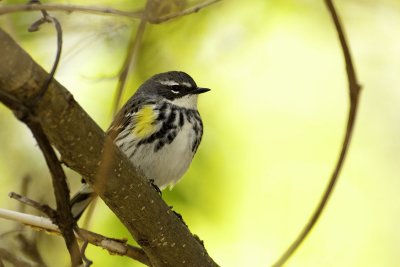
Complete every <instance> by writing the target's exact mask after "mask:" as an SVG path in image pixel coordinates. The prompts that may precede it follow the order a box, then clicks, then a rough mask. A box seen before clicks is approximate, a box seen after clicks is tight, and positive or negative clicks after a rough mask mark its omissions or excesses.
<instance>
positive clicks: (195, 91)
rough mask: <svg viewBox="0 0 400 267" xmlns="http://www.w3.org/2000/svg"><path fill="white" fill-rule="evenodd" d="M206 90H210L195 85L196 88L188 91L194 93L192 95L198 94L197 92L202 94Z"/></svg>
mask: <svg viewBox="0 0 400 267" xmlns="http://www.w3.org/2000/svg"><path fill="white" fill-rule="evenodd" d="M208 91H210V89H208V88H201V87H197V88H196V89H194V90H193V91H192V92H190V93H191V94H194V95H198V94H202V93H205V92H208Z"/></svg>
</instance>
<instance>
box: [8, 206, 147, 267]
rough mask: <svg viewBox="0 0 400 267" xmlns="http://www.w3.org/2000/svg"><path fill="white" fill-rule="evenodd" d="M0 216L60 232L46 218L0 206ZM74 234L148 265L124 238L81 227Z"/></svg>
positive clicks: (49, 230) (143, 257)
mask: <svg viewBox="0 0 400 267" xmlns="http://www.w3.org/2000/svg"><path fill="white" fill-rule="evenodd" d="M33 202H35V201H33ZM0 218H3V219H6V220H12V221H17V222H20V223H23V224H25V225H28V226H32V227H34V228H35V229H41V230H45V231H47V232H52V233H60V229H59V228H58V227H57V225H55V224H54V223H52V222H51V220H50V219H48V218H44V217H39V216H34V215H31V214H26V213H21V212H16V211H12V210H7V209H2V208H0ZM75 236H76V237H77V238H78V239H80V240H83V241H87V242H89V243H90V244H92V245H95V246H98V247H101V248H103V249H106V250H107V251H108V252H110V254H112V255H119V256H127V257H129V258H131V259H134V260H137V261H139V262H141V263H143V264H145V265H147V266H150V262H149V259H148V258H147V256H146V254H145V253H144V251H143V250H142V249H140V248H138V247H135V246H131V245H129V244H126V240H120V239H115V238H110V237H105V236H103V235H100V234H97V233H94V232H91V231H88V230H85V229H82V228H76V232H75Z"/></svg>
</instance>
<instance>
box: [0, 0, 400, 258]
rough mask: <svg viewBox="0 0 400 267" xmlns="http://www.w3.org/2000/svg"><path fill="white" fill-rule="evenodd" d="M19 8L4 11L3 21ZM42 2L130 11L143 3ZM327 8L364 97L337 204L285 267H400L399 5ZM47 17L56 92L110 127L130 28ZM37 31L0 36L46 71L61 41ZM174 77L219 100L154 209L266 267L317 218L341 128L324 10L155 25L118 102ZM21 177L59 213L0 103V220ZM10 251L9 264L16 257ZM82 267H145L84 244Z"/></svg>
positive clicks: (215, 251) (226, 6) (227, 8)
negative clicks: (194, 149)
mask: <svg viewBox="0 0 400 267" xmlns="http://www.w3.org/2000/svg"><path fill="white" fill-rule="evenodd" d="M23 2H24V1H2V3H1V4H0V7H1V6H3V5H7V4H13V3H23ZM46 2H48V3H50V2H51V3H74V4H85V5H88V4H93V5H97V6H100V5H105V6H112V7H114V8H120V9H129V10H133V9H136V8H140V7H142V6H143V5H144V1H105V0H104V1H64V2H63V1H46ZM133 2H134V3H133ZM173 2H174V1H164V4H166V3H167V4H170V3H172V4H173ZM175 2H180V3H185V1H175ZM190 3H192V2H189V3H186V4H190ZM335 4H336V6H337V8H338V11H339V14H340V15H341V17H342V22H343V24H344V26H345V30H346V32H347V35H348V40H349V42H350V46H351V50H352V53H353V59H354V62H355V64H356V71H357V73H358V76H359V79H360V81H361V83H362V85H363V91H362V96H361V104H360V109H359V113H358V118H357V123H356V128H355V132H354V135H353V140H352V143H351V147H350V153H349V155H348V157H347V160H346V163H345V166H344V168H343V172H342V175H341V177H340V180H339V183H338V185H337V188H336V189H335V191H334V195H333V197H332V198H331V200H330V202H329V205H328V208H327V210H326V211H325V212H324V213H323V217H322V218H321V220H320V221H319V223H318V225H317V226H316V227H315V229H314V230H313V231H312V233H311V235H310V236H309V237H308V238H307V240H306V242H305V243H304V244H303V245H302V246H301V247H300V249H299V250H298V251H297V252H296V254H295V255H294V256H293V258H292V259H291V260H290V261H289V263H288V264H287V266H399V264H400V254H399V248H400V231H399V230H398V225H399V222H400V174H399V173H400V161H399V159H400V139H399V135H400V123H399V121H400V112H399V104H400V90H399V82H400V74H399V73H400V2H399V1H398V0H380V1H372V0H346V1H345V0H338V1H335ZM52 14H55V15H56V16H57V17H58V18H59V20H60V21H61V23H62V25H63V27H64V50H63V57H62V60H61V65H60V67H59V70H58V72H57V74H56V78H57V79H58V80H59V81H60V82H61V83H62V84H63V85H64V86H66V87H67V88H68V89H69V90H70V91H71V93H72V94H73V95H74V97H75V99H76V100H77V101H78V102H79V103H80V104H81V105H82V106H83V107H84V109H85V110H86V111H87V112H88V113H89V114H90V115H91V116H92V117H93V118H94V119H95V121H96V122H97V123H98V124H99V125H100V126H101V127H102V128H103V129H106V128H107V126H108V125H109V123H110V121H111V120H112V104H113V99H114V93H115V88H116V82H117V79H116V77H117V75H118V71H119V68H120V66H121V64H122V62H123V59H124V57H125V53H126V48H127V43H128V41H129V39H130V34H131V32H132V29H135V28H137V26H138V21H135V20H133V21H132V20H130V19H126V18H120V17H116V16H98V15H89V14H82V13H72V14H69V15H68V14H65V13H60V12H52ZM37 18H39V14H38V12H34V13H18V14H12V15H4V16H1V17H0V27H2V28H4V29H6V30H7V31H8V32H9V33H10V34H11V35H12V36H13V37H14V38H15V39H16V40H18V42H19V43H20V44H21V46H22V47H23V48H24V49H26V50H27V51H28V52H29V53H30V54H31V55H32V57H33V58H34V59H35V60H37V61H38V62H39V63H40V64H41V65H42V66H44V67H45V68H46V69H47V70H49V69H50V66H51V64H52V61H53V59H54V53H55V37H54V30H53V29H52V27H51V26H50V25H46V26H44V27H42V29H41V31H40V32H37V33H28V32H27V31H26V29H27V27H28V26H29V25H30V24H31V23H32V22H33V21H34V20H35V19H37ZM0 53H1V47H0ZM0 64H1V63H0ZM167 70H183V71H186V72H188V73H190V74H191V75H192V76H193V77H194V79H195V80H196V81H197V83H198V84H199V85H200V86H204V87H209V88H212V91H211V92H210V93H207V94H204V95H202V96H201V97H200V101H199V110H200V113H201V115H202V117H203V120H204V124H205V132H204V137H203V141H202V144H201V146H200V149H199V151H198V153H197V155H196V157H195V159H194V161H193V164H192V166H191V168H190V170H189V171H188V172H187V173H186V175H185V176H184V179H183V180H182V181H181V182H180V183H179V184H178V185H176V186H175V188H174V189H173V190H172V191H169V190H166V191H164V193H163V198H164V199H165V200H166V202H167V203H168V204H170V205H171V206H174V209H175V210H176V211H178V212H179V213H181V214H182V216H183V217H184V219H185V221H186V223H187V224H188V225H189V227H190V229H191V231H192V232H193V233H196V234H197V235H199V236H200V238H201V239H203V240H204V243H205V246H206V248H207V249H208V251H209V253H210V255H211V256H212V257H213V258H214V260H215V261H216V262H218V263H219V264H220V265H221V266H269V265H271V264H272V263H273V262H274V261H275V260H276V259H277V258H278V256H279V255H280V254H281V253H282V252H283V251H284V250H285V249H286V248H287V246H288V245H289V244H290V242H292V240H293V239H294V237H295V236H296V235H297V234H298V233H299V231H300V230H301V229H302V227H303V225H304V223H305V222H306V221H307V219H308V218H309V215H310V214H311V212H312V211H313V209H314V207H315V206H316V204H317V202H318V200H319V198H320V196H321V193H322V191H323V190H324V188H325V186H326V184H327V181H328V178H329V176H330V174H331V172H332V169H333V166H334V164H335V163H336V159H337V157H338V153H339V149H340V146H341V142H342V138H343V134H344V130H345V123H346V120H347V110H348V93H347V82H346V73H345V68H344V63H343V58H342V51H341V49H340V47H339V43H338V40H337V34H336V32H335V29H334V27H333V24H332V22H331V19H330V16H329V14H328V12H327V10H326V7H325V6H324V3H323V1H322V0H321V1H311V0H300V1H297V0H296V1H295V0H275V1H265V0H253V1H240V0H230V1H221V2H220V3H218V4H215V5H212V6H210V7H208V8H205V9H204V10H201V11H200V12H199V13H195V14H192V15H189V16H185V17H182V18H179V19H175V20H172V21H170V22H166V23H162V24H159V25H148V27H146V32H145V35H144V39H143V42H142V46H141V49H140V51H139V55H138V58H137V63H136V65H135V67H134V69H133V71H132V73H131V77H130V79H129V83H128V87H127V90H126V91H125V93H124V96H123V98H124V100H126V99H128V98H129V96H130V95H131V94H132V93H134V91H135V89H136V88H137V86H138V85H139V84H140V83H141V82H143V81H144V80H145V79H146V78H148V77H149V76H151V75H153V74H154V73H158V72H163V71H167ZM65 169H66V172H67V174H68V177H69V184H70V187H71V190H72V191H75V190H77V189H78V187H79V182H80V176H79V175H78V174H76V173H74V172H73V171H71V170H69V169H68V168H65ZM25 175H30V176H31V178H32V180H31V182H30V184H29V190H28V193H27V194H28V196H29V197H32V198H34V199H37V200H41V201H43V202H47V203H50V204H51V205H53V206H54V198H53V195H52V191H51V187H50V177H49V173H48V170H47V168H46V165H45V163H44V160H43V158H42V156H41V153H40V152H39V149H38V147H37V146H36V144H35V141H34V140H33V139H32V135H31V133H30V132H29V130H28V129H27V128H26V127H25V126H24V125H23V124H22V123H20V122H18V121H17V120H16V119H15V117H14V116H13V115H12V113H11V112H10V111H9V110H7V108H5V107H4V106H3V105H0V181H1V187H0V207H2V208H8V209H14V210H15V209H18V207H19V205H18V204H17V203H16V202H15V201H13V200H10V199H9V198H8V197H7V194H8V192H10V191H16V192H20V191H21V182H22V178H23V177H24V176H25ZM132 205H134V203H132ZM26 211H27V212H30V213H35V211H33V210H31V209H29V208H28V209H27V210H26ZM0 229H1V232H2V233H7V232H8V231H10V230H13V229H16V226H15V225H14V224H12V223H9V222H7V221H4V220H0ZM18 229H19V228H18ZM90 229H92V230H93V231H97V232H99V233H102V234H104V235H108V236H112V237H117V238H124V237H127V238H129V240H130V243H132V244H133V241H132V240H131V238H130V237H129V234H128V233H127V231H126V230H125V229H124V227H123V226H122V225H121V223H120V222H119V221H118V219H117V218H116V217H115V216H114V215H113V214H112V213H111V212H110V211H109V210H108V208H107V207H106V206H105V205H104V204H103V203H102V202H101V201H98V203H97V206H96V209H95V211H94V214H93V216H92V218H91V222H90ZM21 231H23V232H24V233H26V234H27V235H28V236H32V235H34V236H35V238H36V239H37V240H38V246H39V249H40V251H41V252H42V254H43V256H44V258H45V261H46V263H47V264H48V265H49V266H55V264H56V265H57V266H68V264H69V263H68V255H67V254H66V250H65V249H64V244H63V240H62V239H61V238H60V237H55V236H48V235H46V234H44V233H32V230H31V229H29V228H23V229H22V230H21ZM15 234H16V232H15V231H12V232H10V233H8V234H3V235H1V233H0V237H1V238H0V246H1V247H6V248H11V247H13V246H16V244H17V242H16V241H15ZM14 251H15V253H17V254H18V248H16V249H15V250H14ZM49 252H51V253H49ZM87 256H88V258H90V259H92V260H94V261H95V263H94V266H142V265H140V264H139V263H135V262H133V261H131V260H129V259H128V258H124V257H119V256H111V255H109V254H108V253H107V252H106V251H103V250H102V249H99V248H96V247H92V246H90V247H89V248H88V251H87Z"/></svg>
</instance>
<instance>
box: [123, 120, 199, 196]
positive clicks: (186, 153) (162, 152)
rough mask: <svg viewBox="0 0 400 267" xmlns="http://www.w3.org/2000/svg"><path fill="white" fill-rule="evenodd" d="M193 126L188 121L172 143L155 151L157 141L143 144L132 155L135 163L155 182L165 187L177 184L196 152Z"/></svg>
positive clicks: (160, 186)
mask: <svg viewBox="0 0 400 267" xmlns="http://www.w3.org/2000/svg"><path fill="white" fill-rule="evenodd" d="M196 138H197V137H196V135H195V132H194V131H193V129H192V127H191V126H190V125H189V124H188V123H186V124H185V125H184V127H183V128H182V129H181V130H180V131H179V132H178V134H177V135H176V137H175V139H174V140H173V141H172V142H171V143H170V144H165V145H164V146H163V147H162V148H161V149H159V150H158V151H157V152H155V146H156V142H155V143H152V144H145V145H141V146H140V147H139V148H138V149H137V151H136V152H135V153H134V155H132V158H131V160H132V162H133V164H134V165H135V166H136V167H137V168H138V169H139V170H140V171H141V172H142V173H143V174H144V175H145V176H146V178H147V179H153V180H154V183H155V184H156V185H157V186H158V187H159V188H160V189H164V188H165V187H166V186H168V185H170V186H173V185H174V184H176V183H177V182H178V181H179V179H180V178H181V177H182V175H183V174H184V173H185V172H186V170H187V169H188V167H189V165H190V163H191V161H192V159H193V155H194V152H193V151H192V144H193V142H194V140H195V139H196Z"/></svg>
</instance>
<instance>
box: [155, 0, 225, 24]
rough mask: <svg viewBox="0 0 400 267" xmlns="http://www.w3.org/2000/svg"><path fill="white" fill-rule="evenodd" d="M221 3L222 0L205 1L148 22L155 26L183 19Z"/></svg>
mask: <svg viewBox="0 0 400 267" xmlns="http://www.w3.org/2000/svg"><path fill="white" fill-rule="evenodd" d="M220 1H221V0H208V1H204V2H202V3H200V4H197V5H194V6H192V7H189V8H187V9H185V10H183V11H180V12H176V13H172V14H168V15H165V16H162V17H160V18H148V22H149V23H153V24H159V23H162V22H165V21H168V20H171V19H175V18H178V17H183V16H186V15H190V14H192V13H196V12H199V11H200V10H201V9H203V8H205V7H207V6H210V5H212V4H215V3H217V2H220Z"/></svg>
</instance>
